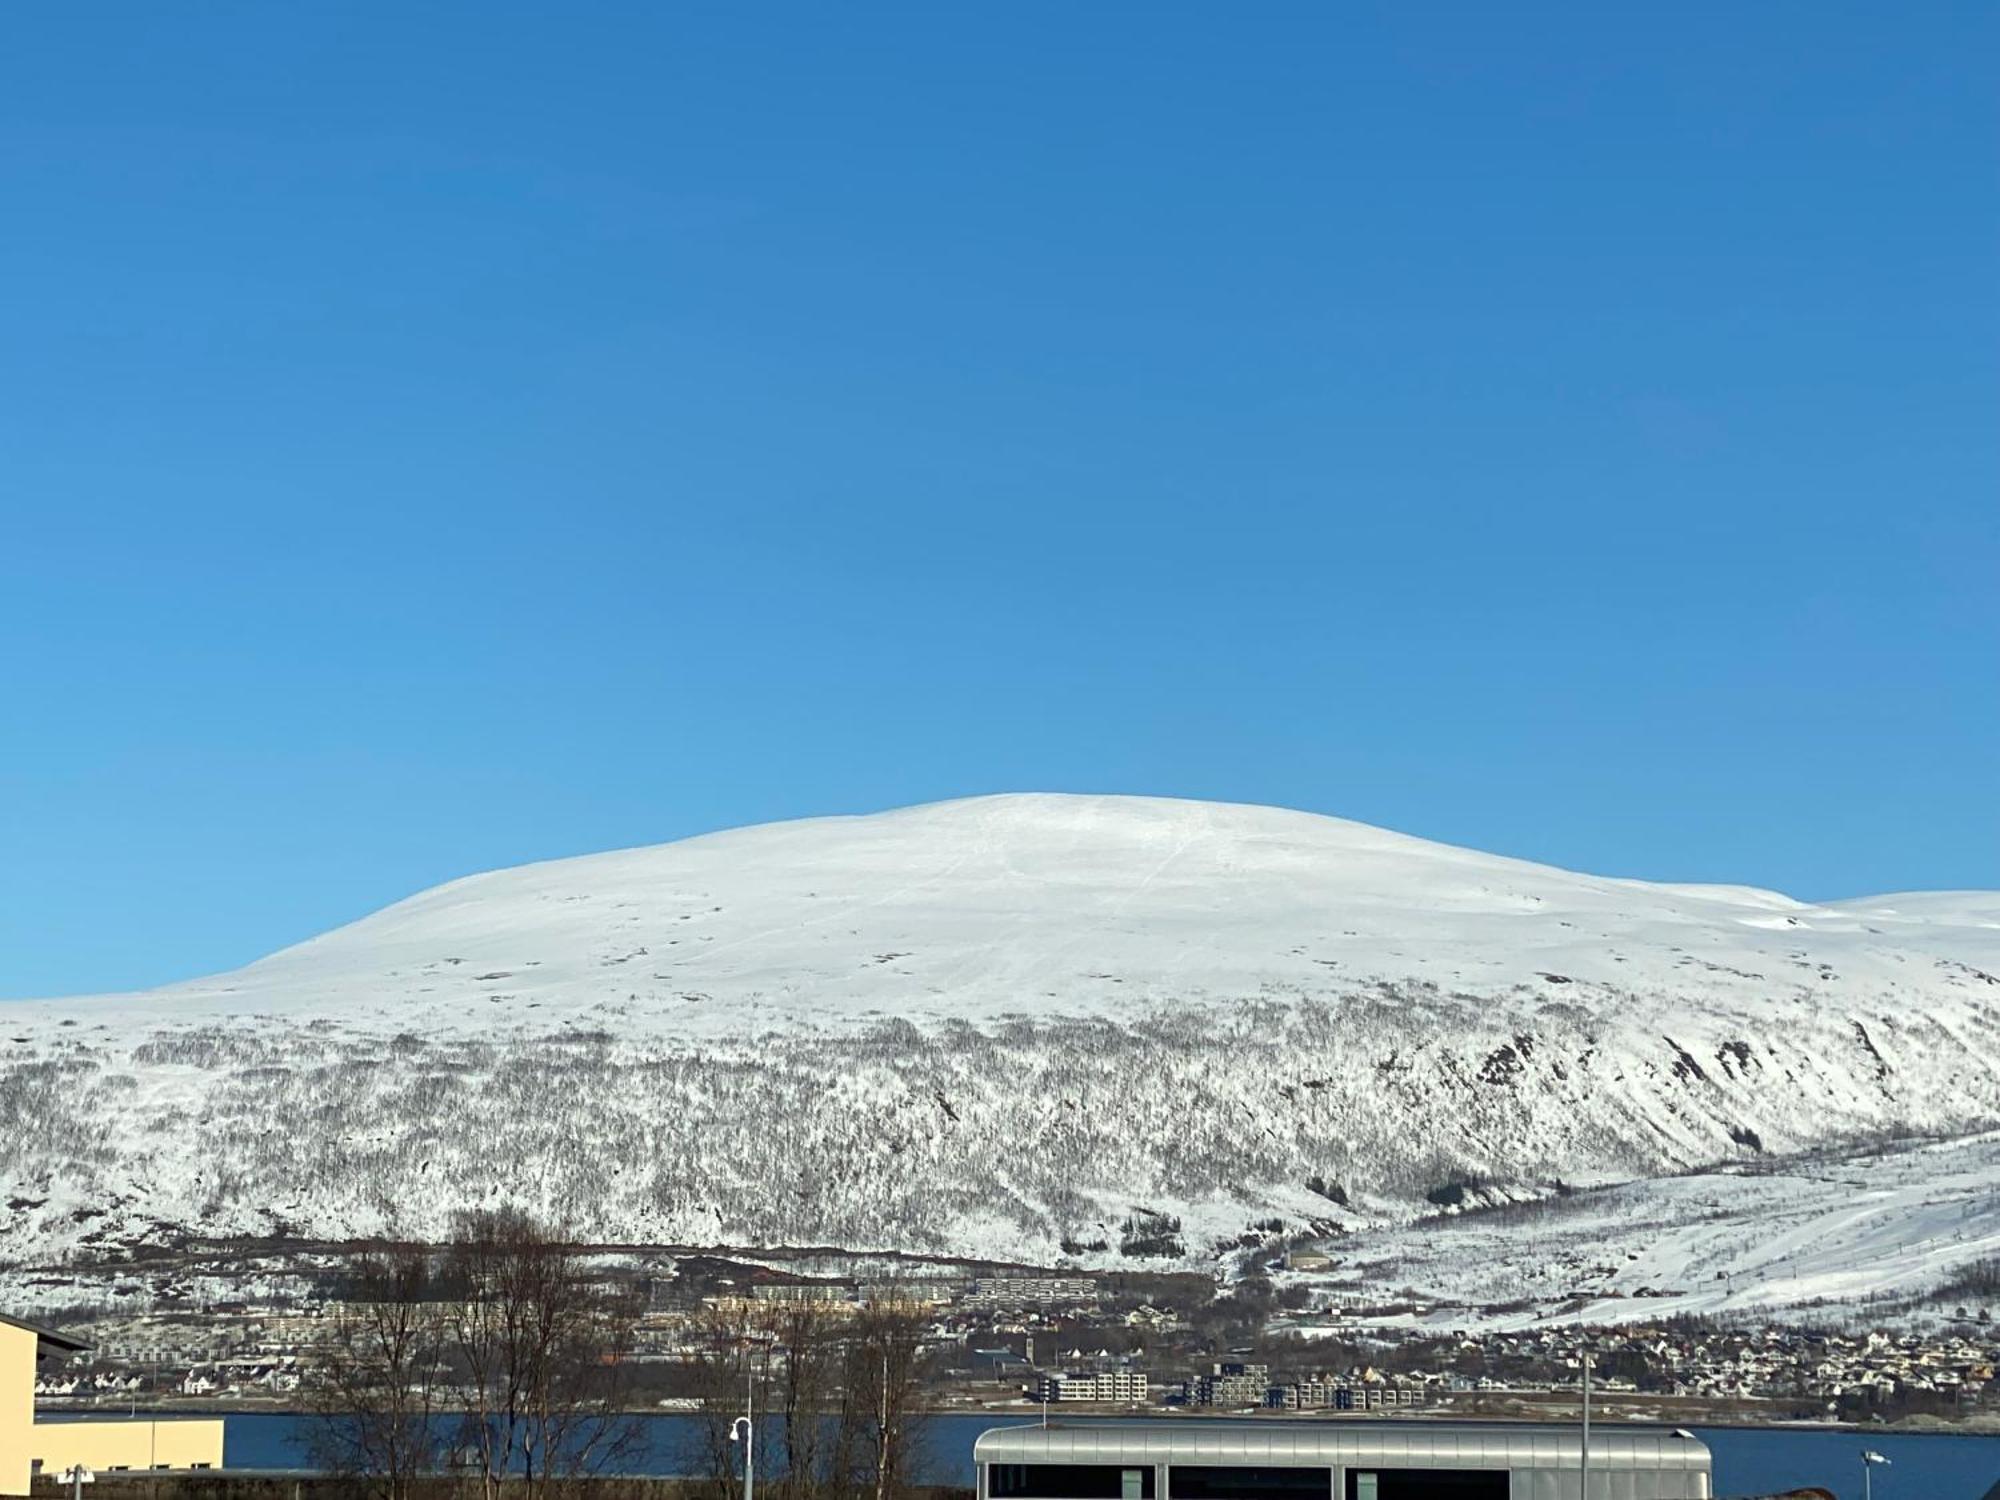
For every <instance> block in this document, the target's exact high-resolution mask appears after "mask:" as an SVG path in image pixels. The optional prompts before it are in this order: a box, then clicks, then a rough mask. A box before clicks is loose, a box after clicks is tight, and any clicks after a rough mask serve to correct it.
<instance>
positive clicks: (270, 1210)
mask: <svg viewBox="0 0 2000 1500" xmlns="http://www.w3.org/2000/svg"><path fill="white" fill-rule="evenodd" d="M1990 910H2000V898H1996V899H1991V900H1989V898H1987V897H1986V896H1984V895H1983V894H1982V893H1976V892H1975V893H1935V894H1933V895H1930V896H1924V895H1922V894H1916V895H1907V894H1906V895H1903V896H1894V897H1864V898H1857V899H1856V900H1854V901H1849V902H1839V903H1806V902H1797V901H1793V900H1792V899H1791V898H1789V897H1784V896H1782V895H1781V894H1779V893H1773V892H1763V891H1756V890H1754V889H1745V888H1732V887H1713V886H1703V887H1692V888H1691V887H1685V886H1666V885H1652V884H1648V883H1646V882H1640V881H1632V880H1629V879H1623V878H1612V877H1599V876H1591V875H1585V874H1579V873H1577V872H1572V871H1565V870H1560V869H1557V868H1555V867H1551V866H1545V865H1537V864H1534V863H1532V862H1529V861H1523V860H1513V859H1507V858H1504V857H1501V856H1493V855H1485V854H1480V853H1478V852H1476V851H1472V850H1464V849H1457V848H1454V847H1452V846H1449V845H1439V844H1433V843H1430V842H1428V841H1425V840H1422V839H1417V838H1414V837H1412V836H1409V835H1403V834H1396V833H1392V832H1389V831H1386V830H1381V829H1376V828H1372V827H1370V826H1369V825H1366V824H1359V823H1352V822H1349V821H1347V820H1342V819H1332V818H1325V817H1322V816H1320V815H1317V814H1308V813H1298V812H1291V811H1286V810H1282V809H1269V808H1260V807H1256V806H1255V805H1252V804H1210V803H1196V802H1182V801H1175V800H1171V799H1145V798H1115V797H1078V796H1066V795H1056V794H1012V795H1008V796H1002V797H997V798H979V799H960V800H957V801H953V802H947V803H934V804H926V805H923V806H920V807H916V808H910V809H900V810H897V811H893V812H890V813H883V814H871V815H859V816H850V817H841V818H837V819H806V820H798V821H794V822H789V823H781V824H770V825H762V826H760V827H754V828H749V829H738V830H725V831H723V832H719V833H714V834H708V835H702V836H700V837H698V838H696V839H691V840H686V841H681V842H679V843H673V844H665V845H655V846H645V847H640V848H637V849H632V850H624V851H616V852H613V853H609V854H600V855H586V856H577V857H572V858H569V859H564V860H557V861H546V862H542V863H539V864H535V865H530V866H523V867H517V868H515V869H511V870H500V871H491V872H485V873H482V874H479V875H475V876H468V877H464V878H462V879H460V880H457V881H453V882H448V883H446V884H444V885H442V886H438V887H433V888H432V889H430V890H428V891H424V892H419V893H417V894H415V895H413V896H411V897H408V898H406V899H405V900H403V901H401V902H397V903H395V904H394V905H392V906H389V907H386V908H384V909H383V910H381V911H379V912H376V913H373V914H371V915H370V916H367V917H364V918H362V919H360V920H359V921H357V922H354V923H351V924H348V925H346V926H343V927H341V928H337V929H334V930H333V931H331V932H329V933H326V934H322V935H321V936H320V937H318V938H315V939H311V940H308V941H307V942H305V943H302V944H298V945H294V946H293V947H290V948H287V949H284V950H281V951H280V952H278V953H275V954H272V955H270V956H268V957H266V958H264V959H260V960H258V961H257V962H255V963H253V964H251V965H248V966H246V967H245V968H242V969H239V970H236V971H233V972H231V973H228V974H223V975H217V976H213V977H212V978H209V979H204V980H196V981H189V982H186V983H183V984H179V985H174V986H169V987H166V988H163V989H160V990H155V991H149V992H141V993H138V994H135V995H126V996H101V997H86V998H72V999H68V1000H60V1001H46V1002H10V1004H9V1006H8V1007H7V1009H6V1011H5V1012H4V1013H0V1014H4V1015H5V1016H6V1018H7V1019H8V1021H9V1022H10V1023H11V1025H10V1029H9V1032H8V1040H7V1042H6V1046H5V1048H4V1049H0V1140H6V1141H8V1142H10V1144H11V1145H12V1146H13V1148H14V1149H12V1150H10V1151H9V1152H7V1153H6V1159H5V1160H4V1162H0V1194H5V1195H8V1196H10V1197H11V1198H13V1199H17V1200H19V1201H21V1202H23V1203H30V1204H32V1205H34V1206H33V1207H32V1208H29V1209H25V1210H22V1211H20V1212H18V1213H16V1214H14V1215H13V1216H12V1217H11V1218H10V1220H9V1221H8V1223H7V1228H6V1231H5V1233H4V1235H0V1257H4V1258H6V1259H9V1260H12V1261H14V1262H16V1263H25V1262H26V1261H29V1260H32V1259H34V1258H37V1257H42V1258H50V1257H53V1258H56V1259H61V1258H63V1257H66V1256H73V1255H76V1254H79V1253H89V1252H90V1251H91V1250H92V1247H93V1245H95V1246H102V1245H108V1244H133V1243H142V1242H156V1241H158V1240H159V1239H160V1238H161V1237H163V1236H165V1237H171V1236H174V1235H180V1234H188V1233H200V1234H229V1233H235V1234H259V1233H269V1232H271V1231H272V1229H273V1226H281V1227H283V1228H285V1229H287V1230H293V1231H298V1232H302V1233H313V1234H320V1235H333V1236H336V1237H337V1236H340V1235H345V1234H356V1233H360V1234H366V1233H385V1232H392V1231H393V1232H398V1233H412V1234H425V1233H430V1232H434V1231H437V1230H439V1229H441V1228H442V1226H443V1225H444V1224H445V1223H447V1222H448V1219H449V1216H450V1215H451V1213H453V1212H454V1211H456V1210H457V1209H459V1208H463V1207H465V1206H468V1205H472V1204H477V1203H485V1202H493V1201H498V1200H501V1199H513V1200H525V1201H527V1202H528V1203H529V1204H530V1205H531V1206H540V1207H542V1208H544V1209H545V1210H547V1211H548V1212H550V1213H552V1214H555V1215H557V1216H560V1217H562V1218H564V1219H565V1220H567V1221H568V1222H571V1223H573V1224H574V1225H575V1226H576V1227H577V1228H578V1229H579V1231H580V1232H585V1233H587V1234H589V1235H590V1237H592V1238H594V1239H599V1240H604V1241H613V1240H616V1241H619V1242H627V1243H633V1242H648V1243H735V1244H744V1245H753V1244H759V1243H791V1244H799V1243H826V1244H849V1245H857V1246H859V1245H869V1246H873V1247H877V1248H895V1249H906V1250H912V1251H923V1252H927V1253H932V1252H944V1253H964V1254H969V1255H978V1256H981V1257H985V1258H992V1259H1004V1260H1015V1261H1041V1262H1044V1263H1047V1262H1052V1261H1055V1260H1059V1259H1063V1258H1064V1257H1066V1256H1070V1257H1074V1256H1078V1255H1081V1256H1082V1257H1083V1258H1084V1259H1086V1260H1088V1259H1090V1258H1091V1257H1093V1256H1095V1257H1097V1258H1099V1259H1106V1260H1108V1261H1109V1262H1110V1263H1113V1264H1123V1263H1129V1262H1131V1261H1133V1260H1139V1261H1144V1260H1148V1259H1154V1258H1164V1259H1166V1260H1169V1261H1174V1262H1179V1263H1196V1264H1198V1263H1204V1262H1209V1261H1212V1260H1213V1259H1214V1258H1215V1257H1217V1256H1219V1255H1224V1254H1226V1253H1228V1251H1227V1247H1231V1246H1235V1245H1237V1244H1238V1243H1239V1242H1240V1241H1241V1240H1242V1239H1243V1237H1244V1236H1245V1235H1246V1234H1249V1233H1252V1231H1253V1226H1256V1225H1258V1224H1267V1223H1269V1222H1271V1221H1273V1220H1276V1221H1279V1222H1282V1223H1284V1224H1287V1225H1291V1226H1293V1227H1294V1228H1295V1229H1297V1230H1300V1231H1304V1230H1311V1231H1312V1232H1316V1233H1325V1232H1330V1227H1331V1226H1332V1225H1333V1224H1334V1223H1336V1222H1338V1223H1340V1224H1342V1225H1344V1226H1346V1227H1350V1228H1352V1227H1356V1226H1361V1225H1367V1224H1376V1225H1393V1224H1398V1223H1409V1222H1411V1221H1413V1220H1416V1219H1418V1218H1420V1217H1421V1216H1422V1215H1425V1214H1428V1213H1433V1212H1435V1211H1436V1206H1437V1204H1438V1202H1439V1201H1444V1202H1446V1203H1477V1202H1484V1201H1494V1200H1496V1199H1497V1200H1505V1199H1508V1198H1519V1197H1537V1196H1543V1195H1546V1194H1549V1193H1552V1192H1554V1191H1555V1187H1556V1184H1558V1183H1562V1184H1569V1185H1575V1184H1580V1183H1592V1182H1598V1183H1609V1182H1617V1181H1625V1180H1630V1179H1639V1178H1646V1177H1652V1176H1658V1175H1661V1174H1670V1173H1678V1172H1685V1171H1688V1170H1691V1169H1695V1168H1699V1167H1702V1166H1703V1165H1705V1164H1712V1163H1715V1162H1718V1161H1729V1160H1753V1161H1754V1160H1757V1159H1761V1158H1765V1157H1767V1156H1775V1155H1781V1154H1785V1153H1791V1152H1802V1151H1811V1150H1815V1149H1818V1148H1822V1147H1826V1146H1828V1145H1831V1144H1835V1143H1841V1142H1853V1141H1856V1140H1868V1139H1876V1138H1885V1139H1886V1138H1889V1137H1894V1136H1903V1135H1912V1134H1930V1135H1945V1136H1950V1135H1961V1134H1966V1133H1969V1132H1972V1131H1976V1130H1979V1129H1982V1128H1985V1127H1987V1126H1989V1125H1991V1124H1992V1123H1993V1122H1994V1121H1996V1120H2000V980H1996V979H1995V978H1994V977H1993V976H1994V974H1995V973H1996V972H2000V924H1994V923H1989V921H1988V919H1987V913H1988V912H1989V911H1990ZM1313 1184H1317V1185H1318V1186H1317V1187H1315V1186H1313ZM1330 1186H1338V1187H1339V1189H1340V1193H1339V1195H1338V1196H1339V1197H1340V1198H1341V1199H1344V1200H1345V1201H1344V1202H1336V1201H1334V1199H1333V1198H1331V1197H1329V1196H1328V1194H1327V1192H1326V1191H1322V1189H1327V1188H1329V1187H1330ZM1454 1195H1456V1196H1454ZM79 1213H86V1214H88V1215H89V1216H88V1217H85V1218H78V1217H77V1215H78V1214H79ZM1169 1221H1171V1222H1172V1223H1173V1228H1172V1230H1171V1231H1166V1230H1162V1229H1160V1226H1161V1225H1164V1224H1166V1223H1168V1222H1169ZM1065 1247H1069V1248H1065ZM1092 1247H1097V1248H1092ZM1128 1248H1129V1254H1128V1253H1126V1252H1127V1250H1128Z"/></svg>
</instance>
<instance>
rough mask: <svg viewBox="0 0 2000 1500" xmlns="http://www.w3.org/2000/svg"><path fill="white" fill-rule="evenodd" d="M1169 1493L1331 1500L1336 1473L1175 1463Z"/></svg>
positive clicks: (1234, 1499) (1183, 1499) (1180, 1497)
mask: <svg viewBox="0 0 2000 1500" xmlns="http://www.w3.org/2000/svg"><path fill="white" fill-rule="evenodd" d="M1167 1493H1168V1494H1170V1495H1171V1496H1173V1500H1327V1497H1328V1496H1330V1495H1332V1493H1333V1470H1332V1469H1330V1468H1328V1469H1309V1468H1299V1469H1294V1468H1278V1467H1259V1468H1244V1467H1239V1466H1231V1467H1227V1468H1223V1467H1212V1466H1210V1465H1207V1464H1199V1465H1194V1464H1175V1465H1174V1466H1173V1467H1172V1468H1171V1469H1169V1470H1167Z"/></svg>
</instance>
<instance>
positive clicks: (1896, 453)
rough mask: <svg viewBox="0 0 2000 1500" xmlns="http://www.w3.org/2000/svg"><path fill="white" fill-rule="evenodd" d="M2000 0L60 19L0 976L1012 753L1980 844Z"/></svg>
mask: <svg viewBox="0 0 2000 1500" xmlns="http://www.w3.org/2000/svg"><path fill="white" fill-rule="evenodd" d="M1996 44H2000V7H1995V6H1993V5H1991V4H1986V3H1980V4H1956V5H1954V4H1916V5H1910V6H1887V5H1881V4H1873V3H1869V4H1822V3H1814V4H1798V5H1782V4H1772V5H1750V6H1742V5H1720V4H1715V5H1677V6H1655V7H1650V8H1647V7H1631V6H1603V5H1594V4H1593V5H1586V4H1576V5H1573V6H1555V7H1551V6H1538V5H1533V4H1525V5H1507V6H1499V5H1490V4H1470V5H1463V6H1447V5H1422V4H1393V5H1381V6H1360V5H1354V6H1348V5H1318V4H1315V5H1301V6H1297V7H1278V6H1213V5H1208V6H1172V5H1166V6H1161V5H1145V6H1140V5H1129V6H1078V5H1073V4H1063V5H1048V6H1035V5H1007V6H987V7H970V6H936V5H911V6H908V7H905V8H901V9H887V8H879V7H873V6H865V5H864V6H846V5H835V6H826V5H815V6H798V7H780V6H770V7H761V8H760V7H752V6H737V5H703V6H698V7H697V6H675V5H651V4H646V5H637V4H634V5H588V6H579V7H567V6H548V5H541V4H535V5H509V4H493V3H480V4H476V5H475V4H467V5H463V6H451V5H424V6H411V5H407V4H393V5H379V6H369V5H360V4H344V5H339V6H320V7H303V6H270V5H262V4H256V5H226V4H211V5H199V6H153V5H141V4H136V3H134V4H127V5H123V6H118V5H113V6H111V7H109V8H103V7H95V8H89V9H79V8H75V7H61V6H42V7H32V8H28V9H22V10H16V11H14V12H13V13H11V14H10V15H9V16H8V17H7V18H6V21H5V45H4V47H0V193H4V200H3V201H4V204H5V208H4V229H0V283H4V286H5V293H4V297H0V309H4V311H0V318H4V323H0V506H4V511H5V518H4V519H5V526H4V532H0V653H4V655H0V687H3V688H4V692H3V693H0V994H7V995H17V996H18V995H31V994H52V993H61V992H69V991H81V990H91V989H102V988H123V987H130V986H138V985H143V984H151V983H158V982H164V981H167V980H171V979H175V978H181V977H186V976H190V975H193V974H196V973H201V972H205V971H212V970H216V969H221V968H225V967H229V966H233V965H235V964H237V963H240V962H243V961H246V960H248V959H250V958H252V957H254V956H256V955H258V954H260V953H262V952H265V951H268V950H270V949H273V948H276V947H278V946H280V945H282V944H285V943H288V942H292V941H296V940H298V939H301V938H304V937H307V936H309V935H311V934H312V933H314V932H317V931H320V930H322V929H324V928H326V927H329V926H331V925H334V924H336V923H338V922H341V921H344V920H347V919H350V918H353V917H356V916H359V915H361V914H362V913H364V912H366V911H368V910H371V909H373V908H375V907H377V906H380V905H383V904H385V903H387V902H389V901H391V900H393V899H396V898H398V897H400V896H403V895H405V894H407V893H409V892H411V891H413V890H416V889H418V888H421V887H423V886H426V885H429V884H432V883H434V882H436V881H439V880H442V879H446V878H449V877H451V876H454V875H458V874H462V873H467V872H470V871H473V870H478V869H482V868H490V867H494V866H499V865H507V864H513V863H517V862H520V861H524V860H529V859H536V858H543V857H549V856H555V855H562V854H570V853H581V852H587V851H591V850H596V849H602V848H607V847H613V846H619V845H626V844H635V843H648V842H655V841H659V840H664V839H670V838H675V837H679V836H681V835H685V834H690V833H694V832H698V831H702V830H707V829H711V828H715V827H719V826H726V825H730V824H737V823H745V822H755V821H761V820H765V819H770V818H780V817H791V816H797V815H804V814H812V813H822V812H840V811H860V810H869V809H875V808H880V807H885V806H891V805H896V804H900V803H908V802H917V801H923V800H928V799H932V798H939V797H948V796H955V795H961V794H966V793H973V792H982V791H993V790H1009V789H1026V788H1037V789H1041V788H1049V789H1070V790H1093V791H1097V790H1113V791H1133V792H1148V793H1162V794H1173V795H1185V796H1193V797H1215V798H1228V799H1235V800H1244V801H1258V802H1275V803H1285V804H1291V805H1294V806H1298V807H1304V808H1312V809H1318V810H1322V811H1327V812H1333V813H1339V814H1342V815H1346V816H1351V817H1357V818H1362V819H1366V820H1368V821H1371V822H1378V823H1384V824H1388V825H1391V826H1394V827H1397V828H1401V829H1406V830H1409V831H1411V832H1415V833H1420V834H1424V835H1428V836H1431V837H1436V838H1443V839H1448V840H1452V841H1455V842H1461V843H1468V844H1473V845H1478V846H1481V847H1485V848H1490V849H1494V850H1499V851H1503V852H1507V853H1512V854H1518V855H1523V856H1528V857H1532V858H1538V859H1545V860H1550V861H1555V862H1558V863H1562V864H1567V865H1571V866H1576V867H1582V868H1586V869H1592V870H1598V871H1604V872H1608V873H1617V874H1630V875H1643V876H1651V877H1659V878H1671V879H1677V880H1690V879H1714V880H1732V881H1749V882H1757V883H1761V884H1769V885H1775V886H1779V887H1782V888H1785V889H1788V890H1791V891H1793V892H1794V893H1797V894H1801V895H1806V896H1835V895H1843V894H1854V893H1858V892H1863V891H1868V890H1882V889H1898V888H1909V887H1932V886H2000V605H1997V604H1996V595H2000V444H1996V437H1995V422H1996V413H2000V295H1996V276H1995V265H1996V251H2000V187H1996V184H2000V171H1996V168H2000V128H1997V127H2000V118H1996V116H2000V109H1996V102H1995V101H1996V91H1995V88H1994V84H1993V80H1994V78H1995V76H1996V74H2000V45H1996Z"/></svg>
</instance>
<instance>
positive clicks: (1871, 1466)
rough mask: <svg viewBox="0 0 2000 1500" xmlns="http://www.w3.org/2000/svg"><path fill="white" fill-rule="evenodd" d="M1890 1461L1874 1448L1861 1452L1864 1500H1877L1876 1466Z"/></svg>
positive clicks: (1864, 1449) (1862, 1493) (1862, 1494)
mask: <svg viewBox="0 0 2000 1500" xmlns="http://www.w3.org/2000/svg"><path fill="white" fill-rule="evenodd" d="M1888 1461H1889V1460H1888V1459H1886V1458H1884V1457H1883V1456H1882V1455H1881V1454H1879V1453H1877V1452H1876V1451H1875V1450H1874V1449H1873V1448H1863V1449H1862V1450H1861V1496H1862V1500H1875V1466H1876V1465H1877V1464H1886V1463H1887V1462H1888Z"/></svg>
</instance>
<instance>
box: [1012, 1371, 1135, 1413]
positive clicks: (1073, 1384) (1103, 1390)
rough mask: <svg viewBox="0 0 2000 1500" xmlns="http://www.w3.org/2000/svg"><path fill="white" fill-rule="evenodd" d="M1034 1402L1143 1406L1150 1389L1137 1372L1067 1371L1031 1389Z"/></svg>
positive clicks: (1048, 1376)
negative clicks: (1105, 1402) (1083, 1402)
mask: <svg viewBox="0 0 2000 1500" xmlns="http://www.w3.org/2000/svg"><path fill="white" fill-rule="evenodd" d="M1031 1389H1032V1394H1033V1395H1034V1398H1035V1399H1036V1400H1037V1401H1113V1402H1118V1403H1120V1404H1127V1405H1143V1404H1144V1403H1145V1401H1146V1399H1147V1396H1148V1395H1149V1394H1150V1392H1151V1389H1152V1387H1151V1386H1150V1384H1149V1383H1148V1382H1147V1380H1146V1376H1145V1374H1144V1373H1143V1372H1142V1371H1139V1370H1102V1371H1098V1372H1097V1373H1095V1374H1086V1373H1081V1372H1077V1371H1066V1372H1065V1373H1063V1374H1060V1375H1044V1376H1042V1377H1040V1378H1039V1379H1038V1380H1036V1382H1035V1384H1034V1386H1033V1387H1032V1388H1031Z"/></svg>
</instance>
